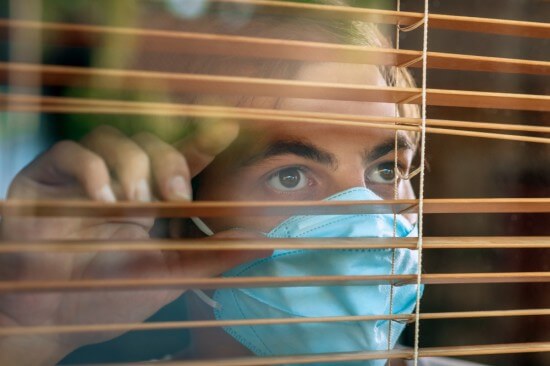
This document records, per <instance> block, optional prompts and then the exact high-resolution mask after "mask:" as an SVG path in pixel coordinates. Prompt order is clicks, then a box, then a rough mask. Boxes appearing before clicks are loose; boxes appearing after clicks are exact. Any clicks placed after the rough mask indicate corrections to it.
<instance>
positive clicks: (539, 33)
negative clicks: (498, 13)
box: [216, 0, 550, 38]
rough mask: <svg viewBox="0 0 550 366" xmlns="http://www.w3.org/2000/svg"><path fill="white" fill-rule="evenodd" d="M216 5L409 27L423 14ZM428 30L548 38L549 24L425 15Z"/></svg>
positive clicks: (258, 2)
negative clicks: (248, 7)
mask: <svg viewBox="0 0 550 366" xmlns="http://www.w3.org/2000/svg"><path fill="white" fill-rule="evenodd" d="M216 1H217V2H226V3H241V4H250V5H253V6H254V9H255V11H256V12H258V13H267V14H282V15H292V16H307V17H313V18H317V19H319V18H320V19H353V20H361V21H367V22H373V23H382V24H399V25H413V24H415V23H418V22H419V21H421V20H422V19H423V18H424V14H422V13H415V12H403V11H393V10H379V9H367V8H358V7H349V6H334V5H318V4H307V3H302V2H292V1H287V2H283V1H266V0H216ZM428 24H429V27H430V28H440V29H450V30H457V31H467V32H481V33H491V34H502V35H509V36H520V37H533V38H550V24H547V23H537V22H527V21H518V20H507V19H493V18H480V17H465V16H456V15H445V14H434V13H431V14H429V21H428Z"/></svg>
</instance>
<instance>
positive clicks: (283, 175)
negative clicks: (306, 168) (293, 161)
mask: <svg viewBox="0 0 550 366" xmlns="http://www.w3.org/2000/svg"><path fill="white" fill-rule="evenodd" d="M279 181H280V182H281V184H282V185H283V187H285V188H294V187H296V186H297V185H298V183H300V173H299V172H298V170H297V169H295V168H288V169H284V170H282V171H281V172H279Z"/></svg>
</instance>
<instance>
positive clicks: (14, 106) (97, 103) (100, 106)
mask: <svg viewBox="0 0 550 366" xmlns="http://www.w3.org/2000/svg"><path fill="white" fill-rule="evenodd" d="M0 101H3V102H4V108H5V110H10V111H11V110H14V111H22V112H24V111H29V112H55V113H78V112H80V113H84V112H86V113H93V112H94V111H96V112H97V111H100V112H99V113H101V111H103V113H120V114H124V113H136V114H155V115H157V114H161V115H162V114H165V115H176V116H189V117H211V118H235V119H240V120H243V121H247V120H248V121H281V122H296V123H318V124H346V125H350V126H356V127H359V126H363V125H365V126H377V127H378V126H381V125H382V124H388V125H390V126H389V127H388V128H398V129H405V130H410V131H419V129H420V127H419V125H420V119H419V118H410V117H385V116H363V115H350V114H337V113H316V112H303V111H290V110H279V109H276V110H274V109H261V108H242V107H220V106H207V105H196V104H191V105H189V104H177V103H158V102H133V101H125V100H106V99H91V98H90V99H89V98H70V97H51V96H35V95H23V94H2V93H0ZM71 106H73V107H74V108H71ZM107 111H108V112H107ZM426 124H427V125H428V126H440V127H456V128H470V129H492V130H504V131H523V132H537V133H550V127H546V126H533V125H518V124H502V123H495V122H471V121H453V120H441V119H427V120H426ZM392 125H395V126H392ZM429 131H430V129H429V128H428V132H429ZM524 137H525V136H524Z"/></svg>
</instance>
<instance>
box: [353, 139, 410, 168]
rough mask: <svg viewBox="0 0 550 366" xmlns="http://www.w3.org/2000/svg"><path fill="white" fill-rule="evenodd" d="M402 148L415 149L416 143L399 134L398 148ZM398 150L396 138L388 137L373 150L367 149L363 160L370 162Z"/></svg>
mask: <svg viewBox="0 0 550 366" xmlns="http://www.w3.org/2000/svg"><path fill="white" fill-rule="evenodd" d="M402 149H408V150H414V149H415V146H414V144H413V143H412V142H411V141H409V140H408V139H407V138H405V137H404V136H401V135H398V136H397V150H402ZM394 150H396V147H395V139H393V138H392V139H388V140H386V141H384V142H382V143H381V144H379V145H377V146H375V147H374V148H373V149H372V150H368V149H367V150H365V152H364V154H363V161H364V162H365V163H369V162H371V161H375V160H376V159H379V158H381V157H382V156H385V155H387V154H388V153H390V152H392V151H394Z"/></svg>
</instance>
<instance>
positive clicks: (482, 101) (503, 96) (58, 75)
mask: <svg viewBox="0 0 550 366" xmlns="http://www.w3.org/2000/svg"><path fill="white" fill-rule="evenodd" d="M30 74H35V75H36V76H37V77H39V79H40V80H41V81H42V83H43V85H47V86H53V85H57V86H59V85H73V86H76V85H78V86H89V85H87V80H86V79H87V78H90V77H92V78H93V86H94V87H103V88H112V87H113V78H120V79H121V81H120V82H121V83H122V85H123V86H124V87H127V88H132V89H143V88H145V89H150V88H155V87H159V86H162V88H163V89H165V88H170V89H171V90H173V91H180V92H192V93H207V94H208V93H211V94H231V95H254V96H270V97H289V98H292V97H294V98H306V99H323V100H324V99H328V100H349V101H369V102H381V103H405V102H406V103H410V104H419V103H420V92H421V89H419V88H401V87H377V86H371V85H355V84H336V83H321V82H306V81H296V80H282V79H261V78H250V77H233V76H213V75H199V74H183V73H168V72H153V71H137V70H119V69H104V68H82V67H73V66H57V65H42V64H24V63H6V62H1V63H0V77H2V78H4V79H5V80H7V78H8V75H9V76H10V77H11V78H13V79H12V80H19V83H18V85H19V84H23V85H24V84H25V82H26V81H27V80H28V79H27V77H26V76H28V75H30ZM34 80H35V79H33V82H34ZM150 81H155V82H156V83H155V86H154V87H153V86H151V83H150ZM117 84H118V83H117ZM427 98H428V99H427V103H428V105H435V106H453V107H470V108H501V109H511V110H529V111H540V112H545V111H546V112H548V111H550V96H547V95H531V94H514V93H494V92H479V91H467V90H445V89H428V90H427Z"/></svg>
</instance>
